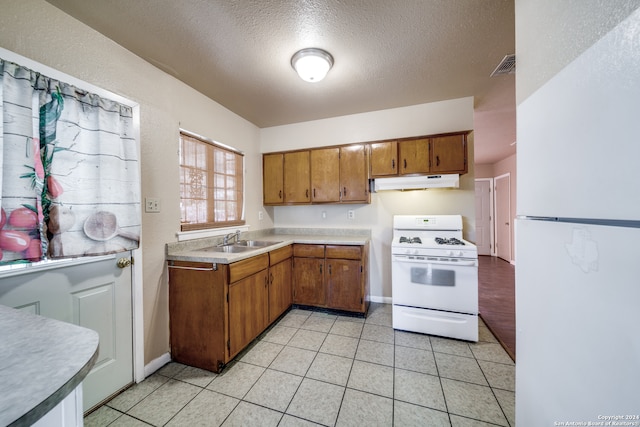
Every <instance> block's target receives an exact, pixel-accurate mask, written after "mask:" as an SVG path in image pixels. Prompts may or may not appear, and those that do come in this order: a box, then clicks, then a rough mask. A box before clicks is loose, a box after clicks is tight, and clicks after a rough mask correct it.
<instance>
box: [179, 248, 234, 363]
mask: <svg viewBox="0 0 640 427" xmlns="http://www.w3.org/2000/svg"><path fill="white" fill-rule="evenodd" d="M227 313H228V310H227V268H226V266H223V265H220V264H217V265H216V264H211V263H202V262H187V261H169V325H170V343H171V358H172V359H173V360H175V361H177V362H180V363H184V364H185V365H190V366H196V367H198V368H202V369H207V370H209V371H214V372H219V371H220V370H221V369H222V368H223V367H224V365H225V364H226V363H227V362H228V361H229V357H228V353H227V340H228V326H229V321H228V315H227Z"/></svg>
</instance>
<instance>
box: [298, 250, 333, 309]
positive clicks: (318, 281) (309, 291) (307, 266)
mask: <svg viewBox="0 0 640 427" xmlns="http://www.w3.org/2000/svg"><path fill="white" fill-rule="evenodd" d="M323 250H324V248H323ZM293 302H294V303H295V304H303V305H317V306H324V305H325V302H326V296H325V289H324V259H323V258H298V257H295V258H294V259H293Z"/></svg>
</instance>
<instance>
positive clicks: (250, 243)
mask: <svg viewBox="0 0 640 427" xmlns="http://www.w3.org/2000/svg"><path fill="white" fill-rule="evenodd" d="M276 243H280V242H271V241H269V240H240V241H239V242H237V243H235V245H234V246H239V247H254V248H264V247H265V246H271V245H275V244H276Z"/></svg>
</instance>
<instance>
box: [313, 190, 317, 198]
mask: <svg viewBox="0 0 640 427" xmlns="http://www.w3.org/2000/svg"><path fill="white" fill-rule="evenodd" d="M313 198H314V199H315V198H316V189H315V188H314V189H313Z"/></svg>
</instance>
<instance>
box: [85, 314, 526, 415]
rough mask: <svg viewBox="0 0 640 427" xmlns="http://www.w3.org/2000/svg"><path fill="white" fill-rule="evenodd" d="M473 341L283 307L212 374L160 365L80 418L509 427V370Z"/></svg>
mask: <svg viewBox="0 0 640 427" xmlns="http://www.w3.org/2000/svg"><path fill="white" fill-rule="evenodd" d="M480 323H481V324H480V341H479V342H478V343H468V342H465V341H458V340H452V339H447V338H441V337H435V336H428V335H421V334H414V333H410V332H403V331H394V330H393V329H392V328H391V306H390V305H388V304H372V305H371V308H370V310H369V315H368V317H367V319H366V320H365V319H362V318H353V317H345V316H336V315H332V314H327V313H322V312H316V311H308V310H300V309H293V310H291V311H290V312H289V313H287V314H286V315H285V316H284V317H283V318H282V319H280V320H279V321H278V322H277V323H276V324H275V325H274V326H272V327H271V328H270V329H268V330H267V331H266V332H265V333H264V334H262V335H261V336H260V337H259V338H258V339H256V340H255V341H254V342H253V343H252V345H251V346H250V347H249V348H247V349H246V350H244V351H243V352H242V353H241V354H240V355H238V357H236V359H235V360H234V361H233V362H232V363H230V364H229V365H228V366H227V367H226V368H225V369H224V371H223V372H222V374H220V375H216V374H214V373H211V372H208V371H204V370H201V369H197V368H193V367H190V366H185V365H182V364H179V363H173V362H172V363H169V364H167V365H165V366H164V367H163V368H162V369H160V370H159V371H158V372H156V373H154V374H153V375H151V376H150V377H149V378H147V379H145V380H144V381H143V382H141V383H139V384H136V385H134V386H132V387H130V388H129V389H127V390H126V391H124V392H123V393H121V394H120V395H118V396H116V397H115V398H113V399H112V400H110V401H109V402H107V403H106V404H105V405H103V406H101V407H100V408H99V409H97V410H96V411H94V412H93V413H91V414H90V415H89V416H87V417H86V418H85V425H87V426H90V427H91V426H107V425H109V426H147V425H154V426H163V425H167V426H189V427H191V426H225V427H226V426H260V427H262V426H281V427H282V426H284V427H292V426H314V425H324V426H421V427H423V426H453V427H458V426H489V425H499V426H514V425H515V422H514V419H515V409H514V408H515V393H514V390H515V379H514V378H515V364H514V363H513V362H512V360H511V358H510V357H509V356H508V355H507V353H506V352H505V351H504V349H503V348H502V347H501V346H500V344H498V343H497V341H496V339H495V338H494V337H493V335H492V334H491V332H490V331H489V330H488V329H487V327H486V326H485V325H484V324H483V323H482V322H480Z"/></svg>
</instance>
